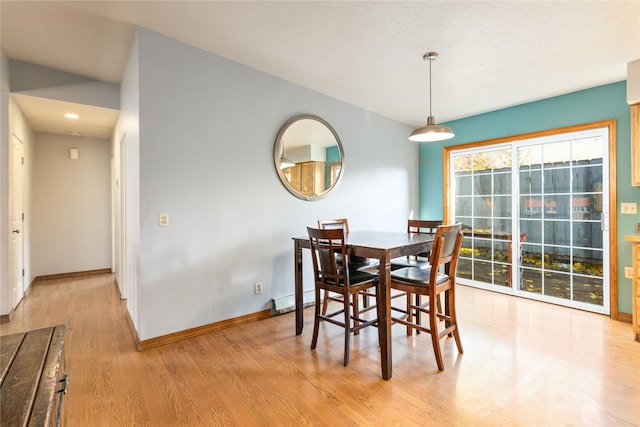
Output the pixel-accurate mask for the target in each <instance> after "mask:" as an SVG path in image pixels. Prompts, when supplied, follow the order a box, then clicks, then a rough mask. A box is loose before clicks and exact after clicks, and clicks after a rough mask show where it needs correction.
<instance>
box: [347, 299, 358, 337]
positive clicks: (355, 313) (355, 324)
mask: <svg viewBox="0 0 640 427" xmlns="http://www.w3.org/2000/svg"><path fill="white" fill-rule="evenodd" d="M352 298H353V302H352V304H353V318H354V320H353V327H354V328H356V327H358V325H359V324H360V321H358V319H359V318H360V302H359V300H358V294H353V296H352ZM347 307H348V305H347ZM353 334H354V335H358V334H360V330H359V329H356V330H355V331H354V332H353Z"/></svg>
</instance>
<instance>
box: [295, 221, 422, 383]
mask: <svg viewBox="0 0 640 427" xmlns="http://www.w3.org/2000/svg"><path fill="white" fill-rule="evenodd" d="M345 237H346V245H347V249H348V250H350V251H351V255H353V256H359V257H364V258H371V259H376V260H378V261H379V262H380V264H379V265H378V274H379V275H380V279H379V283H378V286H377V298H376V305H377V312H378V318H379V322H378V335H379V341H380V364H381V368H382V378H384V379H385V380H389V379H391V374H392V357H391V288H390V286H389V284H390V282H391V260H392V259H393V258H397V257H402V256H407V255H417V254H420V253H424V252H429V251H430V250H431V247H432V246H433V238H434V236H433V235H432V234H417V233H406V232H390V231H351V232H350V233H348V234H347V235H346V236H345ZM293 246H294V272H295V273H294V274H295V279H294V283H295V314H296V335H300V334H301V333H302V329H303V325H304V310H303V309H304V306H303V292H304V291H303V284H302V271H303V270H302V250H303V249H310V247H311V246H310V244H309V237H308V236H304V237H294V238H293Z"/></svg>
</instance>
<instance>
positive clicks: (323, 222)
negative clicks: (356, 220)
mask: <svg viewBox="0 0 640 427" xmlns="http://www.w3.org/2000/svg"><path fill="white" fill-rule="evenodd" d="M318 228H322V229H324V230H329V229H336V228H341V229H343V230H344V232H345V233H348V232H349V221H348V220H347V218H336V219H319V220H318Z"/></svg>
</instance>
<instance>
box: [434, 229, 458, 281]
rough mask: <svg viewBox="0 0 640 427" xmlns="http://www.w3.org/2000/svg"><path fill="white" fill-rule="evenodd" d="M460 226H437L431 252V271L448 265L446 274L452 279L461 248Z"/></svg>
mask: <svg viewBox="0 0 640 427" xmlns="http://www.w3.org/2000/svg"><path fill="white" fill-rule="evenodd" d="M462 238H463V233H462V224H461V223H457V224H451V225H439V226H438V227H437V228H436V235H435V237H434V241H433V249H432V250H431V259H430V262H431V270H437V269H438V268H437V267H438V266H440V265H443V264H448V265H449V266H448V269H447V274H448V275H449V277H451V278H453V277H455V274H456V267H457V264H458V256H459V255H460V248H461V247H462Z"/></svg>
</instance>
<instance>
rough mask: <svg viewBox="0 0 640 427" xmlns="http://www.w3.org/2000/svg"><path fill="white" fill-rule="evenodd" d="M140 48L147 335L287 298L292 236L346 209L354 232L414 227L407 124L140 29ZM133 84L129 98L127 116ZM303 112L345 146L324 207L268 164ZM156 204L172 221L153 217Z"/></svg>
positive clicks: (142, 308) (143, 322)
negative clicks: (286, 127) (300, 194)
mask: <svg viewBox="0 0 640 427" xmlns="http://www.w3.org/2000/svg"><path fill="white" fill-rule="evenodd" d="M134 49H137V61H135V60H132V59H131V58H130V61H129V65H128V71H127V72H126V74H133V72H132V70H131V68H137V67H139V68H138V71H137V77H138V79H139V80H138V82H139V148H140V160H139V177H140V186H139V189H140V214H139V219H140V230H139V231H140V251H139V267H138V269H137V280H138V284H137V291H136V293H137V295H136V296H135V298H138V304H137V310H138V314H137V322H138V324H137V329H138V335H139V337H140V339H143V340H144V339H149V338H153V337H156V336H162V335H166V334H169V333H173V332H177V331H181V330H185V329H188V328H192V327H197V326H201V325H205V324H210V323H214V322H218V321H222V320H225V319H230V318H234V317H238V316H242V315H245V314H249V313H254V312H257V311H260V310H264V309H266V308H269V307H270V300H271V298H274V297H279V296H284V295H290V294H292V293H293V258H292V257H293V244H292V241H291V237H293V236H299V235H304V234H305V233H306V228H305V227H306V226H309V225H315V224H316V221H317V220H318V219H319V218H328V217H348V218H349V222H350V226H351V228H352V229H354V230H358V229H377V230H404V229H405V228H406V221H407V218H408V217H409V216H410V215H412V214H414V211H413V209H416V208H417V147H416V146H415V145H414V144H412V143H410V142H409V141H408V140H407V135H408V134H409V133H410V131H411V129H409V128H408V127H407V126H405V125H403V124H399V123H397V122H394V121H392V120H388V119H385V118H383V117H380V116H377V115H375V114H372V113H370V112H367V111H364V110H362V109H359V108H356V107H354V106H352V105H349V104H346V103H344V102H341V101H339V100H336V99H333V98H330V97H327V96H324V95H321V94H319V93H316V92H314V91H311V90H308V89H306V88H303V87H300V86H297V85H294V84H292V83H289V82H286V81H283V80H280V79H278V78H275V77H273V76H270V75H267V74H264V73H262V72H259V71H257V70H255V69H251V68H249V67H246V66H243V65H241V64H238V63H234V62H231V61H229V60H226V59H224V58H221V57H219V56H216V55H213V54H210V53H207V52H205V51H202V50H200V49H197V48H195V47H192V46H189V45H186V44H184V43H181V42H178V41H176V40H173V39H170V38H167V37H164V36H161V35H159V34H156V33H153V32H151V31H148V30H145V29H139V30H138V34H137V41H136V43H135V46H134ZM135 89H136V88H135V85H134V84H132V85H131V86H130V87H129V88H128V89H127V90H125V89H123V92H122V94H121V99H122V100H123V101H122V102H123V114H124V115H125V116H126V115H129V113H131V111H127V108H126V107H125V106H124V103H125V99H128V98H131V99H133V98H135V94H134V93H132V91H134V90H135ZM131 110H132V111H133V110H134V108H131ZM301 113H310V114H315V115H318V116H320V117H322V118H324V119H325V120H327V121H328V122H329V123H330V124H331V125H332V126H333V127H334V128H335V130H336V132H337V133H338V135H339V136H340V138H341V140H342V143H343V145H344V152H345V166H344V179H343V180H342V181H341V182H340V183H339V186H338V187H337V188H336V189H335V190H334V191H333V192H332V193H331V194H330V195H329V196H328V197H326V198H325V199H322V200H320V201H315V202H307V201H303V200H300V199H297V198H295V197H294V196H292V195H291V194H289V193H288V192H287V191H286V190H285V188H284V187H283V186H282V184H281V183H280V181H279V179H278V176H277V173H276V170H275V167H274V165H273V148H274V140H275V137H276V134H277V133H278V130H279V128H280V126H281V125H282V124H283V123H284V122H285V121H286V120H287V119H289V118H290V117H292V116H294V115H296V114H301ZM121 132H128V131H127V130H126V126H123V129H122V130H121ZM129 136H130V135H129V133H127V141H128V142H129V141H130V138H129ZM115 139H116V140H117V139H119V138H118V136H116V138H115ZM131 142H132V143H133V141H131ZM161 212H166V213H168V214H169V215H170V226H169V227H166V228H163V227H159V226H158V214H159V213H161ZM305 274H306V280H305V288H307V289H311V288H312V284H311V280H310V276H309V270H307V271H306V273H305ZM257 281H260V282H262V283H263V293H262V294H261V295H254V294H253V284H254V282H257ZM129 290H131V288H129ZM129 297H132V296H131V294H130V293H129ZM130 311H131V308H130ZM135 322H136V320H134V323H135Z"/></svg>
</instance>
